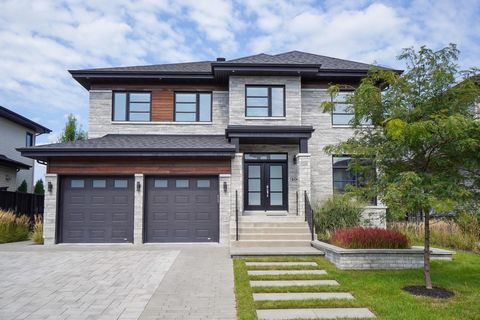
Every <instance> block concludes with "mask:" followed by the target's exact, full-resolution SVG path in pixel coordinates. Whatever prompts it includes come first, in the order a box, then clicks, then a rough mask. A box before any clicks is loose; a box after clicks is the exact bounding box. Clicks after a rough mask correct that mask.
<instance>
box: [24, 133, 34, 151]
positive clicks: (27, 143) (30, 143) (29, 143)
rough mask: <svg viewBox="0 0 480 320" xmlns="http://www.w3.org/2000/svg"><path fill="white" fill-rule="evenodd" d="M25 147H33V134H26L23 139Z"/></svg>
mask: <svg viewBox="0 0 480 320" xmlns="http://www.w3.org/2000/svg"><path fill="white" fill-rule="evenodd" d="M25 146H27V147H33V133H30V132H27V135H26V138H25Z"/></svg>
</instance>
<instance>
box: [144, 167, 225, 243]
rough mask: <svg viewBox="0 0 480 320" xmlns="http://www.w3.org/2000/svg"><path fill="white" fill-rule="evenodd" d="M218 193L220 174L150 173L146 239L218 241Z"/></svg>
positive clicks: (161, 240) (147, 183) (149, 240)
mask: <svg viewBox="0 0 480 320" xmlns="http://www.w3.org/2000/svg"><path fill="white" fill-rule="evenodd" d="M217 195H218V178H217V177H195V176H191V177H148V178H147V179H146V204H145V230H146V241H147V242H210V241H218V228H219V221H218V219H219V218H218V216H219V214H218V203H217ZM159 207H161V209H160V208H159Z"/></svg>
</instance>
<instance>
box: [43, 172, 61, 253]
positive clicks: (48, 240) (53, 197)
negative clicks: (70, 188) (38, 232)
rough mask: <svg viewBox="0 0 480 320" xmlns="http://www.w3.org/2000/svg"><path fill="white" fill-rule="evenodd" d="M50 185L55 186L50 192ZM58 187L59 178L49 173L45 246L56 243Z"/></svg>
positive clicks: (44, 235)
mask: <svg viewBox="0 0 480 320" xmlns="http://www.w3.org/2000/svg"><path fill="white" fill-rule="evenodd" d="M49 183H51V184H52V186H53V189H52V191H48V184H49ZM58 187H59V185H58V176H57V175H56V174H52V173H47V174H46V175H45V204H44V210H43V212H44V213H43V243H44V244H45V245H52V244H55V243H56V225H57V199H58Z"/></svg>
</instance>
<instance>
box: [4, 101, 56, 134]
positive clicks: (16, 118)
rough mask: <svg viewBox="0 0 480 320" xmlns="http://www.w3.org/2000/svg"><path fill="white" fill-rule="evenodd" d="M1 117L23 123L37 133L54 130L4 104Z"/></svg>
mask: <svg viewBox="0 0 480 320" xmlns="http://www.w3.org/2000/svg"><path fill="white" fill-rule="evenodd" d="M0 117H3V118H5V119H8V120H10V121H13V122H15V123H18V124H19V125H22V126H24V127H25V128H29V129H32V130H34V131H35V132H36V133H40V134H42V133H50V132H52V130H50V129H48V128H47V127H44V126H42V125H41V124H38V123H36V122H34V121H32V120H30V119H28V118H25V117H24V116H22V115H20V114H18V113H16V112H13V111H12V110H10V109H7V108H5V107H2V106H0Z"/></svg>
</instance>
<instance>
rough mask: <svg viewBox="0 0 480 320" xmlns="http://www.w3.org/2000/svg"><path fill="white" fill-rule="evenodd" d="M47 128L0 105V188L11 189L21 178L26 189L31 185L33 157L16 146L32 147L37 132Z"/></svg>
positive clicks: (30, 188) (44, 130)
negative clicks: (24, 182)
mask: <svg viewBox="0 0 480 320" xmlns="http://www.w3.org/2000/svg"><path fill="white" fill-rule="evenodd" d="M50 132H51V130H50V129H48V128H45V127H44V126H42V125H40V124H38V123H36V122H34V121H32V120H29V119H27V118H25V117H23V116H21V115H19V114H18V113H15V112H13V111H12V110H9V109H7V108H5V107H2V106H0V137H1V139H0V190H7V191H15V190H17V188H18V187H19V186H20V184H21V183H22V181H23V180H25V181H26V182H27V187H28V192H32V190H33V184H34V181H33V179H34V160H33V159H31V158H26V157H23V156H21V154H20V152H18V151H17V150H16V149H17V148H21V147H32V146H35V140H36V137H37V136H38V135H41V134H44V133H50Z"/></svg>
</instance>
